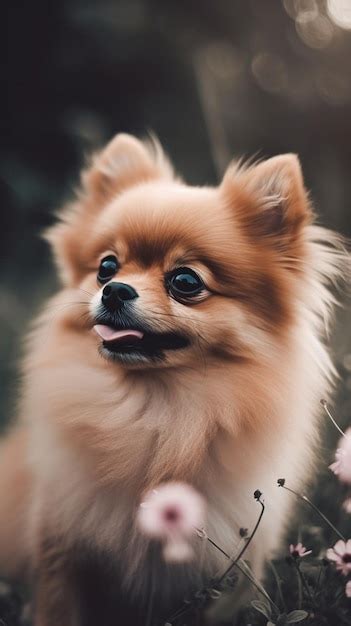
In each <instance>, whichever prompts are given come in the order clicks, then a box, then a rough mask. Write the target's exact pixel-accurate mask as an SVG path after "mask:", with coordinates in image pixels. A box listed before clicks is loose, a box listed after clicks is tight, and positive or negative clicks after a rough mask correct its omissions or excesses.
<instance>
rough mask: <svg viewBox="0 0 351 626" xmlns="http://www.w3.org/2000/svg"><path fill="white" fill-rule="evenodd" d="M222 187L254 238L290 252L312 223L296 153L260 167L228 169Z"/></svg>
mask: <svg viewBox="0 0 351 626" xmlns="http://www.w3.org/2000/svg"><path fill="white" fill-rule="evenodd" d="M222 186H223V188H224V190H225V193H226V194H228V193H229V194H231V197H232V204H233V208H235V209H236V213H237V214H238V217H239V218H240V219H241V221H242V222H243V223H244V225H245V227H246V228H247V229H248V231H249V232H250V233H251V234H252V235H253V236H254V237H261V238H262V237H264V238H266V239H269V241H270V242H271V243H272V244H274V245H276V246H278V247H279V249H281V250H282V249H286V250H287V249H289V253H291V245H292V244H293V242H294V241H296V238H297V237H298V235H299V234H300V232H301V229H302V227H303V226H304V225H305V224H307V223H308V222H310V220H311V217H312V211H311V208H310V204H309V201H308V195H307V192H306V190H305V187H304V183H303V178H302V172H301V167H300V162H299V159H298V157H297V156H296V155H295V154H283V155H280V156H276V157H273V158H271V159H268V160H267V161H262V162H261V163H258V164H257V165H253V166H250V167H248V168H245V167H242V168H241V167H240V166H239V167H235V166H234V167H233V166H231V167H229V169H228V170H227V172H226V174H225V176H224V179H223V183H222Z"/></svg>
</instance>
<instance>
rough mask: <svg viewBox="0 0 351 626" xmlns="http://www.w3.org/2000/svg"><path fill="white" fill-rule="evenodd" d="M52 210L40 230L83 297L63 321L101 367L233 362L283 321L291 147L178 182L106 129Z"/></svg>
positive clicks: (296, 190)
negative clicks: (53, 217) (213, 181)
mask: <svg viewBox="0 0 351 626" xmlns="http://www.w3.org/2000/svg"><path fill="white" fill-rule="evenodd" d="M60 219H61V221H60V223H58V224H56V225H55V226H54V227H52V228H51V229H50V230H49V232H48V233H47V238H48V239H49V240H50V242H51V243H52V245H53V248H54V252H55V256H56V259H57V262H58V266H59V268H60V272H61V276H62V280H63V283H64V286H65V289H66V290H67V293H69V294H70V298H71V297H72V293H73V292H74V293H76V295H77V300H79V301H81V300H84V301H85V305H86V316H85V317H84V316H83V317H82V316H81V315H77V312H76V311H75V310H74V307H71V309H70V313H69V317H70V321H71V323H72V325H74V326H76V328H77V329H79V331H80V332H87V333H89V334H90V337H92V336H93V335H94V337H95V344H96V345H95V348H96V349H97V350H99V352H100V353H101V354H102V355H103V357H105V358H106V359H109V360H110V361H111V367H113V363H118V364H120V365H122V366H123V367H126V368H149V367H154V368H155V367H156V368H158V367H160V368H164V367H170V366H173V367H174V366H179V367H181V366H190V367H197V368H198V367H201V365H202V364H203V365H207V364H208V363H210V362H212V363H215V362H218V361H220V362H223V361H226V362H244V361H246V360H250V359H251V358H255V355H257V352H261V353H264V352H265V350H266V349H267V344H268V342H269V340H270V338H272V337H275V338H277V337H279V336H283V335H284V333H285V331H286V329H287V328H288V327H289V325H290V324H291V322H292V319H293V316H294V298H293V292H296V281H297V280H298V277H299V275H300V273H301V272H302V271H303V260H304V254H305V252H304V237H303V231H304V226H305V225H306V224H307V223H308V222H310V220H311V211H310V208H309V204H308V200H307V196H306V193H305V190H304V186H303V181H302V175H301V171H300V166H299V162H298V159H297V157H296V156H294V155H284V156H278V157H275V158H272V159H269V160H267V161H263V162H260V163H258V164H255V165H252V166H249V167H241V166H240V165H239V166H238V165H232V166H230V167H229V169H228V170H227V172H226V174H225V176H224V179H223V181H222V182H221V184H220V185H219V186H218V187H216V188H209V187H202V188H200V187H190V186H187V185H186V184H184V183H183V182H181V181H180V180H178V179H176V178H175V177H174V175H173V171H172V168H171V166H170V164H169V162H168V161H167V159H166V158H165V157H164V155H163V153H162V151H161V149H160V147H159V146H158V144H157V143H156V142H155V143H154V144H147V143H142V142H140V141H138V140H137V139H135V138H133V137H131V136H128V135H118V136H117V137H116V138H115V139H113V141H112V142H111V143H110V144H109V145H108V146H107V147H106V149H105V150H103V151H102V153H100V154H99V155H98V156H97V157H95V159H94V160H93V162H92V164H91V166H90V168H89V169H88V170H87V171H86V172H85V173H84V174H83V180H82V190H81V192H80V193H79V196H78V199H77V200H76V201H75V202H74V203H73V204H72V205H70V206H69V207H68V208H66V210H65V211H64V212H63V214H61V215H60ZM72 290H73V292H72ZM67 315H68V314H67V311H65V318H66V319H67ZM87 319H88V323H87ZM94 333H95V334H94Z"/></svg>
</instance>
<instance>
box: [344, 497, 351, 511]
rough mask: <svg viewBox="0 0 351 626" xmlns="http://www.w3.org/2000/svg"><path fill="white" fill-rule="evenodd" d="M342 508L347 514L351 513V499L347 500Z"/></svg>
mask: <svg viewBox="0 0 351 626" xmlns="http://www.w3.org/2000/svg"><path fill="white" fill-rule="evenodd" d="M342 508H343V509H344V511H346V513H351V498H347V499H346V500H345V502H344V503H343V505H342Z"/></svg>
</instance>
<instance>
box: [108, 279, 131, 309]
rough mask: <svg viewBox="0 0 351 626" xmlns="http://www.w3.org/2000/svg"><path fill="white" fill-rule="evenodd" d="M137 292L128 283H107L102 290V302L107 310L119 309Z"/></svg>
mask: <svg viewBox="0 0 351 626" xmlns="http://www.w3.org/2000/svg"><path fill="white" fill-rule="evenodd" d="M137 297H138V294H137V292H136V291H135V289H133V287H131V286H130V285H126V284H125V283H109V284H108V285H106V287H104V288H103V290H102V297H101V300H102V303H103V304H104V305H105V307H106V308H107V309H109V311H115V310H116V309H119V308H120V307H121V306H122V305H123V304H124V303H125V302H128V300H134V298H137Z"/></svg>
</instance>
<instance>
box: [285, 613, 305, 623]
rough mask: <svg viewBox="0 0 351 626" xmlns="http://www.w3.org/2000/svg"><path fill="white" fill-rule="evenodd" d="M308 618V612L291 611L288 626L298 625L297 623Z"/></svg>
mask: <svg viewBox="0 0 351 626" xmlns="http://www.w3.org/2000/svg"><path fill="white" fill-rule="evenodd" d="M306 617H308V613H307V611H291V613H289V614H288V617H287V620H286V621H287V623H288V624H296V622H302V620H304V619H306Z"/></svg>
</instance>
